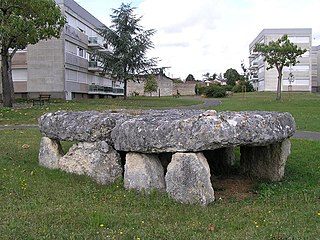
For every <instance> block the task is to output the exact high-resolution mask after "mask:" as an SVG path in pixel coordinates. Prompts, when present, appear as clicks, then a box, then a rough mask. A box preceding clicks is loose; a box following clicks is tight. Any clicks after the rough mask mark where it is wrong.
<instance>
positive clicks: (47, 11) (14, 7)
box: [0, 0, 65, 107]
mask: <svg viewBox="0 0 320 240" xmlns="http://www.w3.org/2000/svg"><path fill="white" fill-rule="evenodd" d="M64 24H65V18H64V17H63V16H62V15H61V11H60V9H59V7H58V6H57V5H56V4H55V2H54V1H53V0H32V1H31V0H28V1H26V0H0V48H1V49H0V54H1V77H2V93H3V94H2V95H3V104H4V106H5V107H12V104H13V101H14V89H13V81H12V71H11V60H12V57H13V56H14V54H15V53H16V52H17V51H18V50H20V49H25V48H26V47H27V45H28V44H36V43H37V42H39V41H40V40H44V39H49V38H51V37H57V38H58V37H60V33H61V29H62V28H63V26H64Z"/></svg>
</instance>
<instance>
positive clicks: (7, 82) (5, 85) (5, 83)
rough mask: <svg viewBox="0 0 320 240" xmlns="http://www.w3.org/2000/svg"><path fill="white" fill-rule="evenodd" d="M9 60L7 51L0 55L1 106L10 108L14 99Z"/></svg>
mask: <svg viewBox="0 0 320 240" xmlns="http://www.w3.org/2000/svg"><path fill="white" fill-rule="evenodd" d="M10 63H11V58H10V55H9V52H8V51H4V52H2V53H1V77H2V97H3V106H4V107H12V105H13V99H14V90H13V81H12V75H11V74H12V72H11V70H10Z"/></svg>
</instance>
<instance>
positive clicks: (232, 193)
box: [211, 175, 257, 200]
mask: <svg viewBox="0 0 320 240" xmlns="http://www.w3.org/2000/svg"><path fill="white" fill-rule="evenodd" d="M211 181H212V186H213V189H214V195H215V198H216V199H228V198H236V199H240V200H241V199H245V198H248V197H252V196H254V195H255V192H254V188H255V186H256V185H257V180H254V179H250V178H248V177H245V176H241V175H232V176H227V177H226V176H223V177H216V176H214V177H212V178H211Z"/></svg>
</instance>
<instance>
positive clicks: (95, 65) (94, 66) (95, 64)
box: [88, 61, 103, 72]
mask: <svg viewBox="0 0 320 240" xmlns="http://www.w3.org/2000/svg"><path fill="white" fill-rule="evenodd" d="M88 70H89V71H94V72H102V70H103V63H102V62H99V61H89V66H88Z"/></svg>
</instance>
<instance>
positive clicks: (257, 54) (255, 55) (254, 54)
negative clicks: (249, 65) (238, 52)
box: [249, 52, 259, 58]
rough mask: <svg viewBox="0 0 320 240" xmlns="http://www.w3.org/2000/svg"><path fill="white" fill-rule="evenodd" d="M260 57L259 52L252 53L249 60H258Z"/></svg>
mask: <svg viewBox="0 0 320 240" xmlns="http://www.w3.org/2000/svg"><path fill="white" fill-rule="evenodd" d="M258 56H259V53H258V52H252V53H251V54H250V56H249V58H256V57H258Z"/></svg>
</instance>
